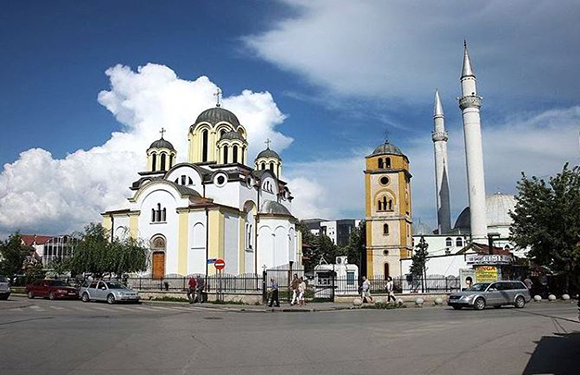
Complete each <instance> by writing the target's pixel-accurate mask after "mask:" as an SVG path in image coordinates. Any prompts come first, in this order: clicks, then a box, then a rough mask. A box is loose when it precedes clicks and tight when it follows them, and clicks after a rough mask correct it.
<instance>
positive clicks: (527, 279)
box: [524, 275, 534, 290]
mask: <svg viewBox="0 0 580 375" xmlns="http://www.w3.org/2000/svg"><path fill="white" fill-rule="evenodd" d="M524 284H526V287H527V288H528V289H529V290H532V287H533V286H534V283H533V282H532V279H530V276H529V275H528V276H526V278H525V279H524Z"/></svg>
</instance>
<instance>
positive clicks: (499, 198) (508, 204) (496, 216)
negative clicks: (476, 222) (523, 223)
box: [455, 193, 516, 230]
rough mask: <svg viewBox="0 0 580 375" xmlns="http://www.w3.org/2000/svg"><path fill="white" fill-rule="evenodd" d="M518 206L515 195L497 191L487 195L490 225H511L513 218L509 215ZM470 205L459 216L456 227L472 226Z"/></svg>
mask: <svg viewBox="0 0 580 375" xmlns="http://www.w3.org/2000/svg"><path fill="white" fill-rule="evenodd" d="M515 206H516V199H515V197H514V196H513V195H510V194H502V193H495V194H493V195H488V196H486V197H485V221H486V223H487V226H488V227H509V226H510V225H511V224H512V222H513V220H512V218H511V217H510V215H509V212H510V211H513V210H514V208H515ZM469 213H470V211H469V207H466V208H465V209H464V210H463V211H461V214H459V216H458V217H457V221H456V222H455V229H463V230H465V229H467V230H469V229H470V228H471V225H470V224H471V223H470V217H469Z"/></svg>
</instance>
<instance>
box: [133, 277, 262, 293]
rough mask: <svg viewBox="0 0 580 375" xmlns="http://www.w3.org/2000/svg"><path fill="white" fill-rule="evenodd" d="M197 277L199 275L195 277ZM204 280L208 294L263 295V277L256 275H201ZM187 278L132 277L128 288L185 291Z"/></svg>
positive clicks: (187, 284)
mask: <svg viewBox="0 0 580 375" xmlns="http://www.w3.org/2000/svg"><path fill="white" fill-rule="evenodd" d="M193 276H197V275H193ZM199 276H200V277H201V278H202V279H204V284H205V288H204V290H205V291H206V292H210V293H211V292H222V293H240V294H260V293H262V276H259V275H256V274H245V275H229V274H224V275H221V276H218V275H212V276H207V277H206V276H205V275H199ZM190 277H191V275H190V276H187V277H183V276H182V277H163V278H152V277H130V278H128V279H127V286H129V287H130V288H133V289H136V290H141V291H173V292H177V291H185V290H187V288H188V287H189V278H190Z"/></svg>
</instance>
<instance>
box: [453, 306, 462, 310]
mask: <svg viewBox="0 0 580 375" xmlns="http://www.w3.org/2000/svg"><path fill="white" fill-rule="evenodd" d="M462 307H463V306H453V309H454V310H461V308H462Z"/></svg>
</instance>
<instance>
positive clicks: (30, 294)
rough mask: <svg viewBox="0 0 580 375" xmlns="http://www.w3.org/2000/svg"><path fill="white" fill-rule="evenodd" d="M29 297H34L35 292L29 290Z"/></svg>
mask: <svg viewBox="0 0 580 375" xmlns="http://www.w3.org/2000/svg"><path fill="white" fill-rule="evenodd" d="M28 298H30V299H33V298H34V293H32V291H29V292H28Z"/></svg>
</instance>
